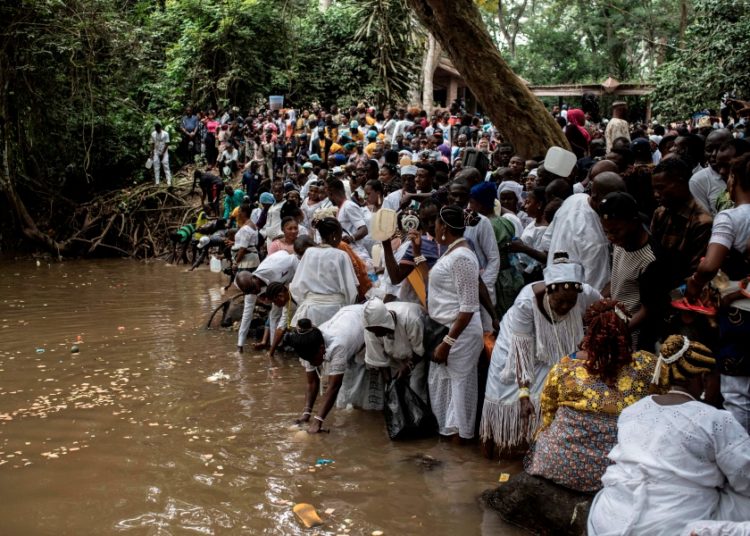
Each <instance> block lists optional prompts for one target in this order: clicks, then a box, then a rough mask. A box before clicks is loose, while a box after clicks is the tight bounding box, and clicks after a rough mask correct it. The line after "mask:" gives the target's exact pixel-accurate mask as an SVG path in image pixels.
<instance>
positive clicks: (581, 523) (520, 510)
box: [482, 472, 593, 536]
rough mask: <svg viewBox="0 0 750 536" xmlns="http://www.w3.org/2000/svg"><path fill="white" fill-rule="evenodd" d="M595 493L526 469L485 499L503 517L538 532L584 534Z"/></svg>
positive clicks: (562, 534) (485, 494)
mask: <svg viewBox="0 0 750 536" xmlns="http://www.w3.org/2000/svg"><path fill="white" fill-rule="evenodd" d="M592 499H593V495H592V494H590V493H580V492H577V491H573V490H571V489H568V488H564V487H562V486H558V485H557V484H555V483H553V482H550V481H549V480H546V479H544V478H540V477H536V476H531V475H529V474H527V473H525V472H522V473H519V474H517V475H514V476H513V477H512V478H511V479H510V480H509V481H508V482H507V483H506V484H503V485H502V486H500V487H498V488H496V489H491V490H487V491H485V492H484V493H483V494H482V502H483V503H484V504H485V505H486V506H487V507H488V508H491V509H492V510H495V511H496V512H497V513H498V514H499V515H500V517H501V518H503V520H505V521H507V522H508V523H512V524H514V525H517V526H519V527H521V528H524V529H526V530H529V531H531V532H533V533H535V534H550V535H553V534H554V535H556V536H557V535H560V536H585V535H586V519H587V518H588V515H589V508H591V501H592Z"/></svg>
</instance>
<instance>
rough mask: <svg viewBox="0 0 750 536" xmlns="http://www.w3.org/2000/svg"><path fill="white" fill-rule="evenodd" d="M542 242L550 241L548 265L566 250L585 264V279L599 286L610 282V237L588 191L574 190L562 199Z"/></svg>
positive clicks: (569, 255)
mask: <svg viewBox="0 0 750 536" xmlns="http://www.w3.org/2000/svg"><path fill="white" fill-rule="evenodd" d="M543 242H544V243H548V244H549V248H548V250H547V251H548V257H547V264H548V265H549V264H552V260H553V259H554V255H555V253H557V252H562V251H564V252H566V253H567V254H568V257H569V258H570V260H572V261H576V262H579V263H581V264H582V265H583V269H584V283H587V284H589V285H591V286H592V287H594V289H596V290H601V289H603V288H604V287H605V286H606V284H607V283H609V274H610V267H609V257H610V256H609V240H607V235H605V234H604V229H603V228H602V223H601V220H599V215H598V214H597V213H596V212H595V211H594V209H593V208H591V205H590V204H589V196H588V195H586V194H573V195H572V196H570V197H569V198H567V199H566V200H565V201H564V202H563V204H562V206H561V207H560V209H559V210H558V211H557V213H556V214H555V217H554V218H553V219H552V223H550V225H549V227H547V230H546V231H545V232H544V238H543Z"/></svg>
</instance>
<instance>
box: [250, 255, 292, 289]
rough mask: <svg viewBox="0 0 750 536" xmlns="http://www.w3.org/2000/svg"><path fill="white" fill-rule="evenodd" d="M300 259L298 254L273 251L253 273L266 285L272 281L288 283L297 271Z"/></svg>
mask: <svg viewBox="0 0 750 536" xmlns="http://www.w3.org/2000/svg"><path fill="white" fill-rule="evenodd" d="M298 265H299V259H298V258H297V255H290V254H289V253H287V252H286V251H277V252H276V253H271V254H270V255H269V256H268V257H266V258H265V259H263V262H261V263H260V265H259V266H258V267H257V268H256V269H255V271H254V272H253V275H254V276H255V277H257V278H258V279H260V280H261V281H263V282H264V283H265V284H266V285H268V284H270V283H283V284H285V285H286V284H288V283H289V282H290V281H291V280H292V279H293V278H294V273H295V272H296V271H297V266H298Z"/></svg>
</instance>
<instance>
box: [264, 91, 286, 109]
mask: <svg viewBox="0 0 750 536" xmlns="http://www.w3.org/2000/svg"><path fill="white" fill-rule="evenodd" d="M268 104H269V108H271V110H281V109H282V108H283V107H284V96H283V95H270V96H269V97H268Z"/></svg>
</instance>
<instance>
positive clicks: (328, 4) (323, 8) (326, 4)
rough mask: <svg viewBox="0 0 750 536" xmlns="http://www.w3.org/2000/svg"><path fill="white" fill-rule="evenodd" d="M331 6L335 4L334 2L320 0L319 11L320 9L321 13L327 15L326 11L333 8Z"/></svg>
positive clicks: (331, 0)
mask: <svg viewBox="0 0 750 536" xmlns="http://www.w3.org/2000/svg"><path fill="white" fill-rule="evenodd" d="M331 4H333V0H319V1H318V9H320V11H322V12H323V13H325V12H326V10H328V8H329V7H331Z"/></svg>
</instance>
